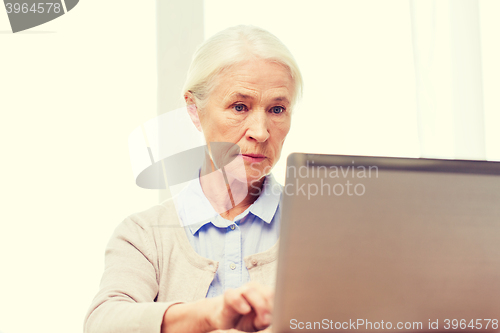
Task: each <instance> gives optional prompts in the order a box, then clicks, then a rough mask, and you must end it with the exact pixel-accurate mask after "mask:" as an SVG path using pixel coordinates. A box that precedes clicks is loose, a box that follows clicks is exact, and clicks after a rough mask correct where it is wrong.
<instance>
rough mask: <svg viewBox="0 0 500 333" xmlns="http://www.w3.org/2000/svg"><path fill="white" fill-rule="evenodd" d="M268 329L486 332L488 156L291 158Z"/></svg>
mask: <svg viewBox="0 0 500 333" xmlns="http://www.w3.org/2000/svg"><path fill="white" fill-rule="evenodd" d="M282 205H283V206H282V224H281V228H282V229H281V236H280V248H279V257H278V258H279V261H278V272H277V283H276V294H275V305H274V313H273V324H272V326H273V333H290V332H334V331H362V332H381V331H384V332H403V331H404V332H424V331H426V332H449V331H459V332H467V331H468V332H477V331H480V332H494V331H500V330H499V325H500V324H499V320H500V163H499V162H487V161H468V160H439V159H412V158H389V157H364V156H341V155H316V154H302V153H295V154H291V155H290V156H289V157H288V160H287V176H286V181H285V187H284V189H283V202H282Z"/></svg>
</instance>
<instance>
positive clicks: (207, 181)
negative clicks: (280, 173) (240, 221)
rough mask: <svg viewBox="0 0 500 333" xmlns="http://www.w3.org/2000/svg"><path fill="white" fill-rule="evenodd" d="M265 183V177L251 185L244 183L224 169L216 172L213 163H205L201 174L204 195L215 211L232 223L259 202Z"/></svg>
mask: <svg viewBox="0 0 500 333" xmlns="http://www.w3.org/2000/svg"><path fill="white" fill-rule="evenodd" d="M210 162H211V161H210ZM207 164H208V165H207ZM263 183H264V177H262V178H261V179H259V180H258V181H255V182H252V183H250V184H249V183H248V182H242V181H240V180H238V179H236V178H234V177H232V176H231V175H230V174H227V173H226V172H225V170H224V168H221V169H219V170H215V168H214V167H213V163H204V165H203V167H202V168H201V172H200V184H201V188H202V190H203V193H204V194H205V196H206V197H207V199H208V201H209V202H210V204H211V205H212V207H213V208H214V209H215V211H216V212H217V213H219V214H220V215H221V216H222V217H223V218H225V219H227V220H230V221H233V220H234V218H235V217H236V216H238V215H239V214H241V213H242V212H244V211H245V210H246V209H247V208H248V207H250V205H251V204H253V203H254V202H255V200H257V198H258V197H259V194H260V192H261V190H260V189H261V188H262V185H263Z"/></svg>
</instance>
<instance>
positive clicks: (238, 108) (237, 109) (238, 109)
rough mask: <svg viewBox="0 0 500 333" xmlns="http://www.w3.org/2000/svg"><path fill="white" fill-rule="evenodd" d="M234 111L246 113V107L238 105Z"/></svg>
mask: <svg viewBox="0 0 500 333" xmlns="http://www.w3.org/2000/svg"><path fill="white" fill-rule="evenodd" d="M234 110H235V111H238V112H242V111H245V105H243V104H236V105H235V106H234Z"/></svg>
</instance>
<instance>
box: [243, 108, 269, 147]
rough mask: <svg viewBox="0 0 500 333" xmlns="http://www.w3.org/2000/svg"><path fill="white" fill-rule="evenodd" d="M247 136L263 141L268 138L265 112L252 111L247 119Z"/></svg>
mask: <svg viewBox="0 0 500 333" xmlns="http://www.w3.org/2000/svg"><path fill="white" fill-rule="evenodd" d="M246 120H247V123H246V126H247V138H249V139H253V140H255V141H257V142H265V141H266V140H267V139H268V138H269V124H268V117H267V112H265V111H261V110H259V111H254V112H252V114H251V116H250V117H248V118H247V119H246Z"/></svg>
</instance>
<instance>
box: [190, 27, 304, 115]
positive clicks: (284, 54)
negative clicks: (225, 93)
mask: <svg viewBox="0 0 500 333" xmlns="http://www.w3.org/2000/svg"><path fill="white" fill-rule="evenodd" d="M256 58H257V59H258V58H260V59H264V60H269V61H273V62H277V63H279V64H282V65H284V66H285V67H286V68H287V69H288V70H289V72H290V76H291V77H292V79H293V81H294V85H295V94H294V98H293V100H292V101H291V105H292V106H293V105H295V103H296V102H297V101H298V100H299V99H300V98H301V97H302V85H303V82H302V75H301V74H300V70H299V67H298V66H297V63H296V62H295V59H294V58H293V56H292V54H291V53H290V51H289V50H288V49H287V47H286V46H285V45H284V44H283V43H282V42H281V41H280V40H279V39H278V38H277V37H276V36H274V35H273V34H271V33H270V32H268V31H266V30H264V29H262V28H258V27H255V26H251V25H238V26H234V27H230V28H227V29H224V30H222V31H220V32H219V33H217V34H215V35H214V36H212V37H210V38H209V39H207V40H206V41H205V42H204V43H203V44H202V45H201V46H200V47H199V48H198V49H197V50H196V52H195V54H194V56H193V60H192V62H191V66H190V67H189V71H188V74H187V80H186V82H185V84H184V87H183V89H182V91H183V94H185V93H187V92H188V91H189V92H191V93H192V94H193V96H194V99H195V102H196V104H197V106H198V108H200V109H204V107H205V106H206V103H207V101H208V98H209V96H210V94H211V92H212V90H213V88H214V86H215V78H216V77H217V75H218V74H220V73H221V72H222V71H223V70H224V69H226V68H228V67H231V66H233V65H235V64H238V63H241V62H245V61H247V60H251V59H256Z"/></svg>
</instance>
